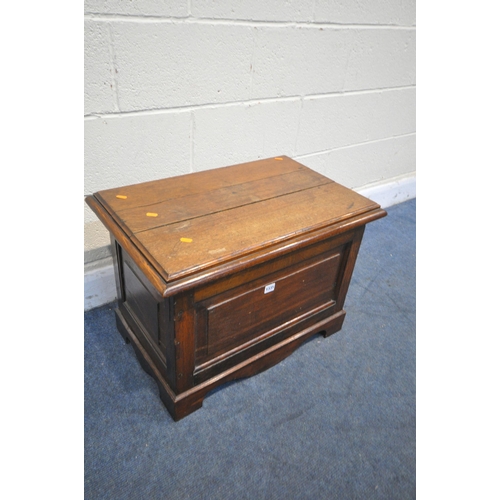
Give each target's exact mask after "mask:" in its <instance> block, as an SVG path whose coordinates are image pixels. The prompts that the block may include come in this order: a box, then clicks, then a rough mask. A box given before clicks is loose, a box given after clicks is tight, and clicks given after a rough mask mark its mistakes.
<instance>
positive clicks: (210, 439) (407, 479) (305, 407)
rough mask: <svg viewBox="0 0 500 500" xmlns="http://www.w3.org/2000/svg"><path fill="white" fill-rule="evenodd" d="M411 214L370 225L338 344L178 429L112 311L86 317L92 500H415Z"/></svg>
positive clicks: (238, 390)
mask: <svg viewBox="0 0 500 500" xmlns="http://www.w3.org/2000/svg"><path fill="white" fill-rule="evenodd" d="M415 211H416V200H411V201H407V202H405V203H401V204H399V205H395V206H393V207H390V208H389V209H387V212H388V216H387V217H385V218H384V219H381V220H378V221H375V222H373V223H372V224H369V225H368V226H367V228H366V231H365V236H364V239H363V243H362V245H361V250H360V253H359V256H358V261H357V264H356V267H355V270H354V275H353V278H352V281H351V287H350V289H349V292H348V296H347V300H346V303H345V310H346V312H347V316H346V320H345V322H344V326H343V328H342V330H341V331H340V332H338V333H337V334H335V335H333V336H332V337H329V338H327V339H324V338H323V337H322V336H319V335H318V336H315V337H313V338H312V339H310V340H309V341H308V342H307V343H305V344H303V345H302V347H300V348H299V349H298V350H297V351H295V352H294V353H293V354H292V355H291V356H290V357H288V358H287V359H285V360H284V361H282V362H281V363H279V364H278V365H276V366H274V367H273V368H271V369H269V370H267V371H265V372H263V373H261V374H259V375H257V376H255V377H252V378H249V379H244V380H239V381H236V382H232V383H229V384H226V385H224V386H222V387H221V388H217V389H216V390H214V391H212V392H211V393H210V394H209V395H208V396H207V397H206V398H205V400H204V403H203V407H202V408H201V409H200V410H198V411H196V412H195V413H193V414H191V415H189V416H188V417H186V418H185V419H183V420H180V421H179V422H177V423H174V422H173V420H172V419H171V417H170V416H169V414H168V412H167V410H166V409H165V408H164V406H163V404H162V403H161V401H160V399H159V397H158V389H157V386H156V384H155V383H154V382H153V380H152V379H151V378H150V377H149V376H148V375H147V374H146V373H145V372H144V371H143V370H142V368H141V367H140V365H139V363H138V361H137V360H136V358H135V355H134V352H133V349H132V347H131V346H130V345H126V344H125V343H124V342H123V340H122V337H121V336H120V334H119V333H118V331H117V329H116V326H115V319H114V313H113V307H114V304H112V305H109V306H104V307H101V308H98V309H94V310H92V311H89V312H87V313H85V498H87V499H112V500H118V499H119V500H122V499H148V500H149V499H151V500H153V499H194V500H200V499H211V500H218V499H251V500H258V499H276V500H278V499H279V500H281V499H314V500H318V499H349V500H351V499H363V500H367V499H385V500H387V499H395V500H402V499H409V498H415V496H416V486H415V485H416V478H415V455H416V453H415V370H416V368H415V330H416V325H415V303H416V299H415V260H416V259H415V219H416V214H415Z"/></svg>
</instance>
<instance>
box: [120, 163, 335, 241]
mask: <svg viewBox="0 0 500 500" xmlns="http://www.w3.org/2000/svg"><path fill="white" fill-rule="evenodd" d="M331 182H332V181H331V180H330V179H328V178H327V177H324V176H322V175H320V174H318V173H316V172H314V171H313V170H298V171H295V172H291V173H285V174H280V175H276V176H274V177H266V178H265V179H258V180H255V181H250V182H245V183H242V184H235V185H232V186H230V187H222V188H219V189H215V190H213V191H205V192H203V193H197V194H193V195H190V196H184V197H183V198H175V199H170V200H166V201H163V202H160V203H156V204H152V205H148V206H147V207H137V208H131V209H128V210H121V211H120V213H119V215H118V217H119V219H120V222H121V224H122V225H123V226H124V227H125V226H126V227H127V228H128V229H129V232H130V234H136V233H139V232H141V231H146V230H148V229H153V228H155V227H160V226H163V225H167V224H172V223H176V222H181V221H183V220H188V219H192V218H195V217H200V216H204V215H208V214H211V213H216V212H222V211H223V210H228V209H231V208H236V207H239V206H243V205H249V204H251V203H256V202H259V201H263V200H266V199H270V198H275V197H276V196H283V195H284V194H289V193H294V192H297V191H301V190H302V189H307V188H311V187H314V186H319V185H322V184H326V183H331ZM148 213H150V214H151V213H152V214H154V215H153V216H148Z"/></svg>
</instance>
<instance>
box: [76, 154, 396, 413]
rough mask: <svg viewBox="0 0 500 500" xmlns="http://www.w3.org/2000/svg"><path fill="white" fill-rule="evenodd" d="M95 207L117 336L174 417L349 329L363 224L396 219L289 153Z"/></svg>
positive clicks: (117, 196)
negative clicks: (106, 238) (105, 243)
mask: <svg viewBox="0 0 500 500" xmlns="http://www.w3.org/2000/svg"><path fill="white" fill-rule="evenodd" d="M86 202H87V203H88V205H89V206H90V207H91V208H92V210H93V211H94V212H95V213H96V215H97V216H98V218H99V219H100V220H101V222H102V223H103V224H104V225H105V226H106V228H107V229H108V230H109V232H110V235H111V247H112V251H113V259H114V266H115V277H116V287H117V293H118V307H117V309H116V320H117V326H118V330H119V331H120V333H121V334H122V336H123V337H124V338H125V340H126V341H129V342H131V343H132V346H133V347H134V349H135V352H136V355H137V357H138V359H139V360H140V362H141V365H142V367H143V368H144V369H145V370H146V372H147V373H149V374H150V375H151V376H152V377H153V378H154V379H155V380H156V382H157V384H158V387H159V393H160V397H161V400H162V401H163V403H164V404H165V406H166V407H167V409H168V411H169V412H170V414H171V415H172V417H173V419H174V420H176V421H177V420H179V419H181V418H183V417H185V416H186V415H188V414H189V413H191V412H193V411H194V410H196V409H198V408H200V407H201V405H202V403H203V398H204V397H205V395H206V394H207V393H208V392H209V391H210V390H212V389H214V388H215V387H216V386H218V385H220V384H223V383H225V382H227V381H230V380H234V379H237V378H241V377H248V376H251V375H254V374H256V373H258V372H260V371H262V370H265V369H267V368H269V367H271V366H273V365H275V364H276V363H278V362H279V361H281V360H283V359H284V358H285V357H287V356H288V355H290V354H291V353H292V352H293V351H294V350H295V349H296V348H297V347H299V346H300V344H301V343H302V342H304V341H305V340H306V339H307V338H309V337H310V336H312V335H314V334H317V333H323V335H324V336H325V337H328V336H329V335H331V334H333V333H335V332H337V331H339V330H340V329H341V327H342V323H343V321H344V317H345V311H344V309H343V306H344V300H345V298H346V294H347V290H348V287H349V281H350V279H351V276H352V272H353V269H354V264H355V261H356V256H357V253H358V249H359V246H360V244H361V239H362V236H363V232H364V228H365V225H366V224H367V223H368V222H371V221H374V220H376V219H379V218H381V217H384V216H385V215H386V212H385V211H384V210H382V209H381V208H380V206H379V205H377V204H376V203H374V202H373V201H370V200H369V199H367V198H365V197H363V196H361V195H359V194H357V193H355V192H354V191H352V190H350V189H348V188H346V187H343V186H341V185H340V184H338V183H336V182H333V181H331V180H330V179H328V178H326V177H324V176H322V175H320V174H318V173H316V172H314V171H312V170H310V169H309V168H307V167H305V166H304V165H301V164H300V163H298V162H296V161H294V160H292V159H291V158H288V157H286V156H282V157H277V158H269V159H265V160H259V161H254V162H250V163H243V164H240V165H234V166H230V167H224V168H218V169H214V170H208V171H203V172H198V173H193V174H187V175H182V176H178V177H172V178H167V179H162V180H157V181H151V182H144V183H141V184H135V185H131V186H124V187H120V188H116V189H107V190H104V191H99V192H97V193H95V194H94V195H91V196H88V197H87V198H86Z"/></svg>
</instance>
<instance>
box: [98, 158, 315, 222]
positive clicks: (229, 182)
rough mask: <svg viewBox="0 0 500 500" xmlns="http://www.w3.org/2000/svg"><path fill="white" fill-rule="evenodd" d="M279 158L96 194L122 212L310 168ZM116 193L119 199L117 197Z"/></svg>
mask: <svg viewBox="0 0 500 500" xmlns="http://www.w3.org/2000/svg"><path fill="white" fill-rule="evenodd" d="M280 158H282V160H276V159H275V158H267V159H265V160H258V161H253V162H248V163H241V164H239V165H231V166H229V167H222V168H216V169H213V170H205V171H203V172H195V173H192V174H185V175H179V176H176V177H168V178H166V179H159V180H155V181H149V182H142V183H140V184H133V185H130V186H123V187H120V188H113V189H106V190H103V191H99V192H98V193H96V195H95V196H96V197H97V198H98V199H99V201H100V202H101V203H102V204H103V205H104V206H105V207H106V208H107V209H108V211H110V212H114V213H116V214H119V213H120V212H121V211H122V210H128V209H130V208H135V207H147V206H149V205H152V204H155V203H161V202H164V201H166V200H171V199H175V198H181V197H184V196H190V195H194V194H199V193H204V192H206V191H210V190H214V189H219V188H222V187H228V186H233V185H236V184H242V183H245V182H250V181H255V180H258V179H265V178H268V177H274V176H276V175H280V174H284V173H289V172H295V171H298V170H308V169H307V167H305V166H304V165H302V164H300V163H298V162H296V161H295V160H292V159H291V158H289V157H287V156H282V157H280ZM117 196H119V197H120V198H117Z"/></svg>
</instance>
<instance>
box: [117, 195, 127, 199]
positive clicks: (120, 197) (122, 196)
mask: <svg viewBox="0 0 500 500" xmlns="http://www.w3.org/2000/svg"><path fill="white" fill-rule="evenodd" d="M116 197H117V198H118V199H120V200H126V199H127V197H126V196H125V195H124V194H117V195H116Z"/></svg>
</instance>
